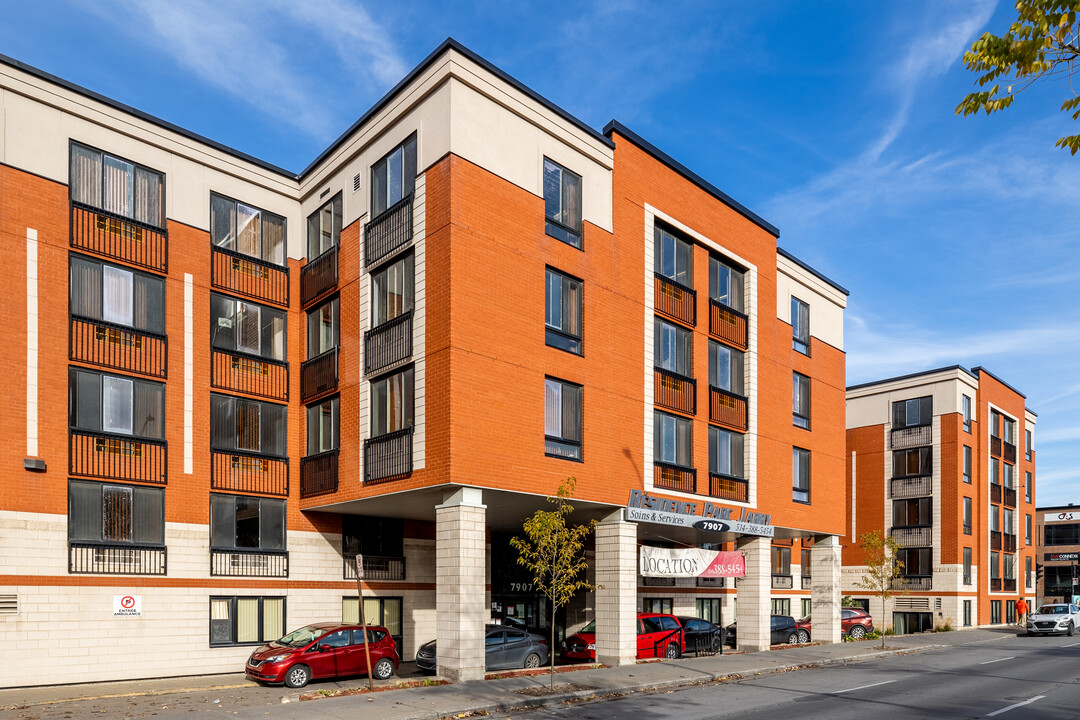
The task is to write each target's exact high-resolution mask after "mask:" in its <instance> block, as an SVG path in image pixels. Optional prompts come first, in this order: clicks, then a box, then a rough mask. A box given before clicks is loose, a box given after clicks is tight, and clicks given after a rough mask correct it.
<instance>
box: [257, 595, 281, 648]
mask: <svg viewBox="0 0 1080 720" xmlns="http://www.w3.org/2000/svg"><path fill="white" fill-rule="evenodd" d="M262 603H263V634H262V638H261V639H262V640H265V641H267V642H269V641H271V640H276V639H277V638H279V637H282V636H283V635H284V634H285V599H284V598H263V601H262Z"/></svg>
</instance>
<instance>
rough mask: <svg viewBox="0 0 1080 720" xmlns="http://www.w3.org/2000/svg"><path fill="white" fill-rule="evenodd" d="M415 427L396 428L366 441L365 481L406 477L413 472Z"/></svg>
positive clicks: (373, 481)
mask: <svg viewBox="0 0 1080 720" xmlns="http://www.w3.org/2000/svg"><path fill="white" fill-rule="evenodd" d="M412 438H413V429H412V428H411V427H407V428H403V429H401V430H395V431H394V432H392V433H387V434H386V435H380V436H379V437H375V438H368V439H367V440H365V441H364V482H365V483H375V482H383V481H386V480H394V479H397V478H401V477H405V476H406V475H408V474H410V473H411V472H412V450H413V444H412Z"/></svg>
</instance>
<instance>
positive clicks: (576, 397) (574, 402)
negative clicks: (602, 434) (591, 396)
mask: <svg viewBox="0 0 1080 720" xmlns="http://www.w3.org/2000/svg"><path fill="white" fill-rule="evenodd" d="M581 392H582V389H581V388H580V387H579V386H577V385H569V384H564V385H563V386H562V432H563V434H562V438H563V440H567V441H569V442H575V443H580V442H581V424H582V423H581V410H582V407H581Z"/></svg>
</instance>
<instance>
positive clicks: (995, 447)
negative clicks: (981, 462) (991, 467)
mask: <svg viewBox="0 0 1080 720" xmlns="http://www.w3.org/2000/svg"><path fill="white" fill-rule="evenodd" d="M990 454H991V455H993V456H994V457H1001V438H999V437H995V436H994V435H991V436H990Z"/></svg>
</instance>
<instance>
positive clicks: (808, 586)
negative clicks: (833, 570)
mask: <svg viewBox="0 0 1080 720" xmlns="http://www.w3.org/2000/svg"><path fill="white" fill-rule="evenodd" d="M801 580H802V583H801V584H800V585H799V587H800V588H802V589H803V590H813V589H814V578H812V577H810V576H809V575H803V576H802V577H801Z"/></svg>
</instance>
